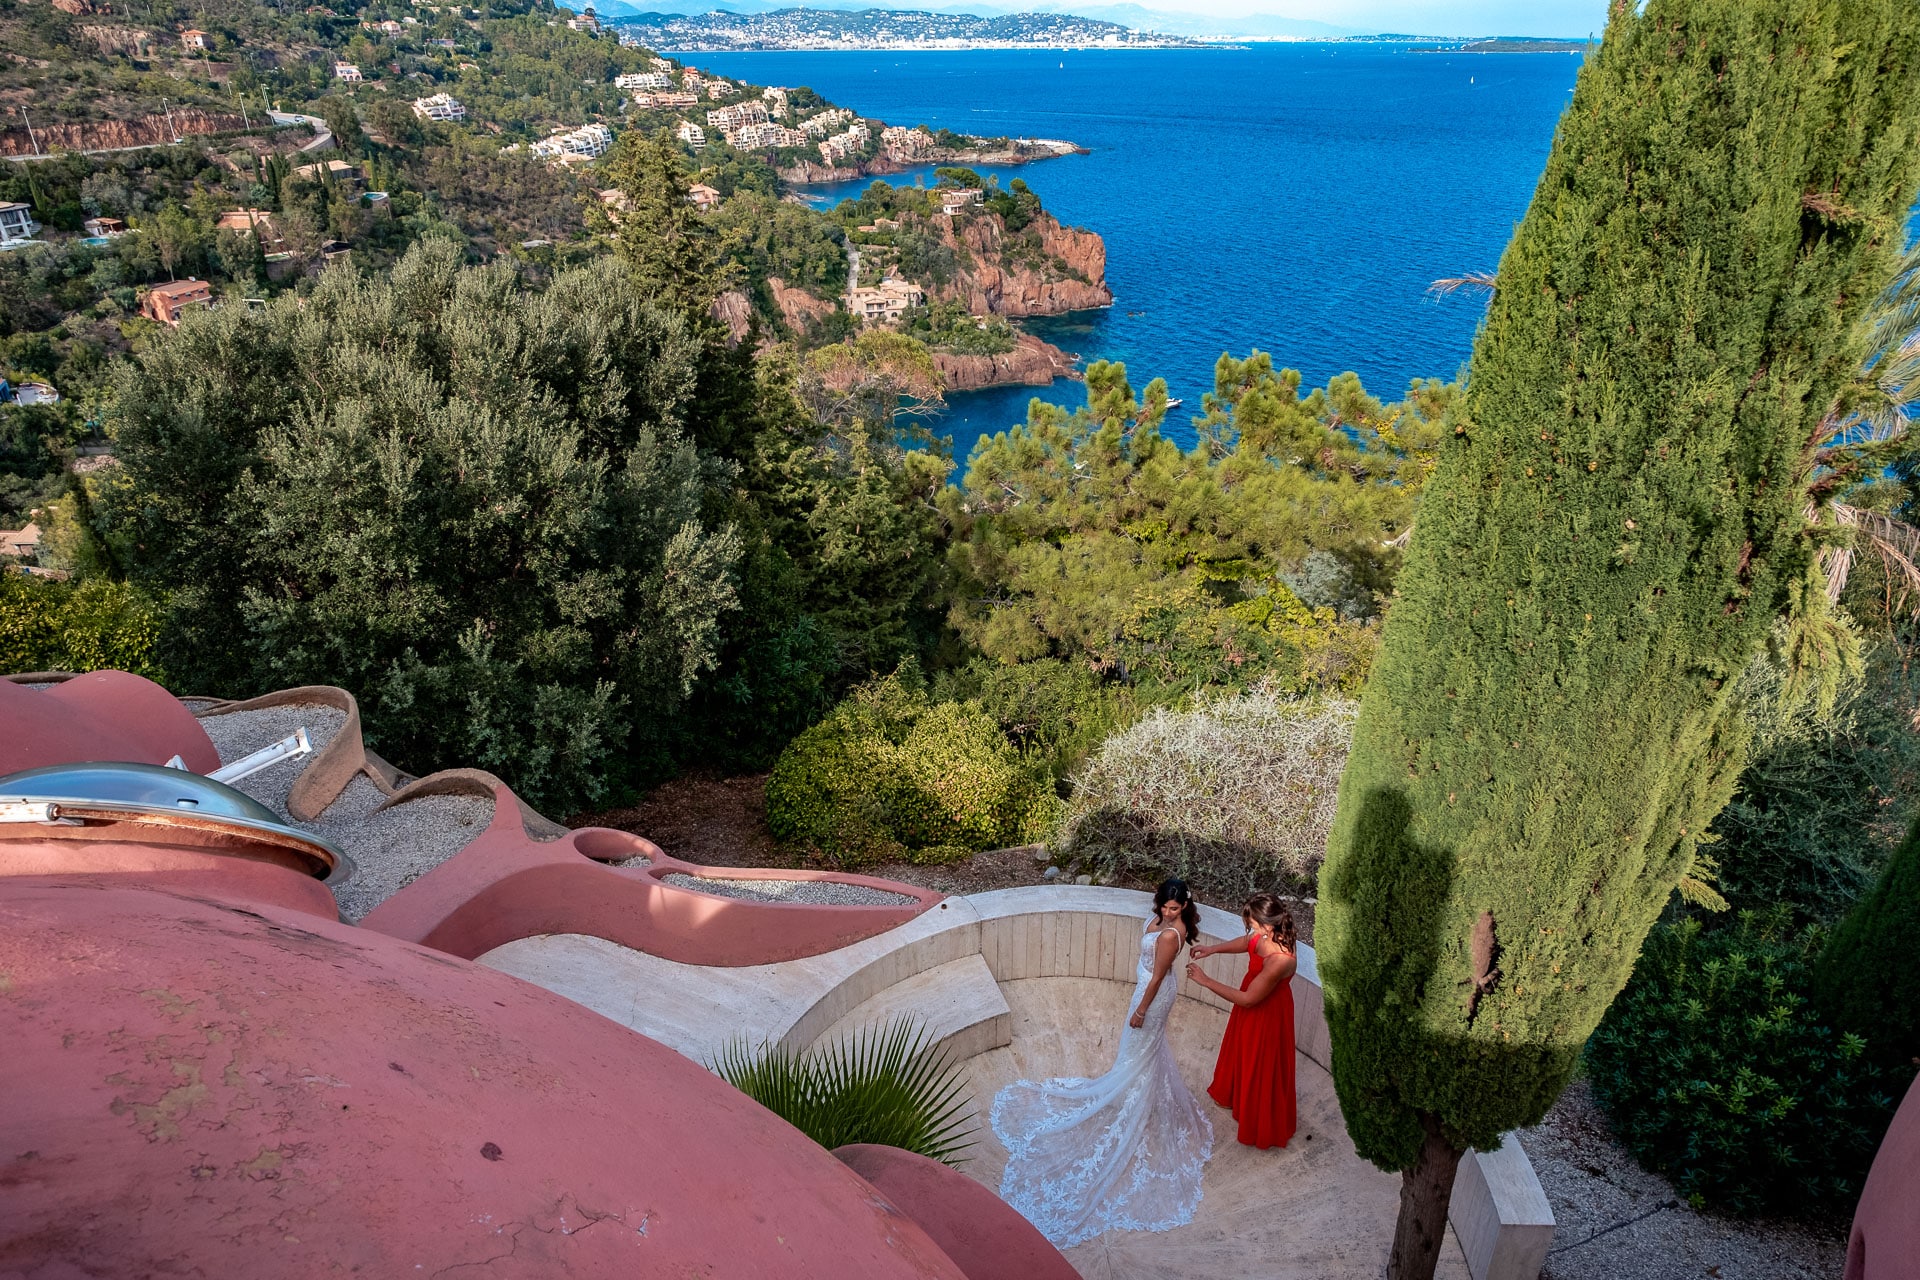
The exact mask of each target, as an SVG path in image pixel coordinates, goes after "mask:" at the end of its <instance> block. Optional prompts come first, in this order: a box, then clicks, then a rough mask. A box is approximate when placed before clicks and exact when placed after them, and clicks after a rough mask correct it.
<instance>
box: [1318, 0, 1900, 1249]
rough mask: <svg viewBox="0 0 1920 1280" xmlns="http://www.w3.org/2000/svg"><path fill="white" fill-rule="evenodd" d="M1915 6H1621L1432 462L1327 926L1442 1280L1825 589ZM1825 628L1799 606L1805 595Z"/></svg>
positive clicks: (1892, 192)
mask: <svg viewBox="0 0 1920 1280" xmlns="http://www.w3.org/2000/svg"><path fill="white" fill-rule="evenodd" d="M1917 75H1920V9H1916V8H1915V7H1914V6H1913V5H1912V4H1911V3H1908V2H1907V0H1649V3H1647V4H1646V5H1645V6H1644V7H1641V6H1639V5H1636V4H1633V3H1628V2H1627V0H1616V3H1615V4H1614V5H1613V8H1612V15H1611V18H1610V21H1609V23H1608V27H1607V32H1606V38H1605V40H1604V42H1603V43H1602V45H1601V46H1600V48H1599V49H1598V51H1597V52H1596V53H1595V54H1594V55H1593V57H1592V58H1591V59H1590V61H1589V62H1588V64H1587V66H1586V67H1585V68H1584V69H1583V71H1582V72H1581V76H1580V80H1579V83H1578V86H1577V87H1576V89H1575V92H1574V96H1573V100H1572V102H1571V103H1570V105H1569V107H1568V109H1567V112H1566V114H1565V116H1564V117H1563V118H1562V121H1561V124H1560V128H1559V131H1558V134H1557V136H1556V138H1555V141H1554V146H1553V150H1552V153H1551V155H1550V157H1549V159H1548V163H1547V167H1546V171H1545V173H1544V174H1543V175H1542V177H1541V180H1540V185H1539V187H1538V189H1537V191H1536V193H1535V196H1534V201H1533V205H1532V207H1531V208H1530V209H1529V211H1528V214H1527V217H1526V219H1525V221H1524V222H1523V223H1522V224H1521V226H1520V227H1519V229H1518V230H1517V231H1516V233H1515V236H1514V239H1513V241H1512V243H1511V244H1510V245H1509V246H1508V249H1507V251H1506V254H1505V256H1504V258H1503V260H1502V263H1501V267H1500V273H1499V277H1498V281H1497V291H1496V294H1495V298H1494V302H1493V306H1492V308H1491V310H1490V312H1489V315H1488V318H1487V321H1486V325H1485V328H1484V329H1483V331H1482V333H1481V335H1480V337H1479V339H1478V341H1477V343H1476V346H1475V350H1474V355H1473V361H1472V364H1471V366H1470V373H1469V379H1468V386H1467V400H1466V414H1465V416H1464V418H1463V419H1462V420H1460V421H1458V422H1457V424H1456V425H1455V428H1454V432H1453V433H1452V434H1451V435H1450V436H1449V437H1448V443H1447V447H1446V449H1445V451H1444V453H1443V456H1442V458H1441V461H1440V464H1439V467H1438V469H1437V471H1436V473H1435V475H1434V477H1433V479H1432V480H1431V481H1430V482H1429V484H1428V487H1427V489H1426V494H1425V498H1424V500H1423V506H1422V510H1421V513H1420V522H1419V526H1418V528H1417V530H1416V531H1415V534H1414V536H1413V539H1412V544H1411V548H1410V551H1409V554H1408V558H1407V563H1406V566H1405V568H1404V569H1403V570H1402V572H1401V575H1400V578H1399V580H1398V583H1397V589H1398V599H1397V601H1396V603H1395V605H1394V607H1393V609H1392V610H1391V611H1390V612H1389V615H1388V620H1387V624H1386V630H1385V635H1384V640H1383V647H1382V651H1381V655H1380V657H1379V659H1378V661H1377V663H1376V665H1375V668H1374V672H1373V676H1372V680H1371V682H1370V684H1369V685H1368V688H1367V692H1366V696H1365V699H1364V702H1363V706H1362V712H1361V717H1360V722H1359V725H1358V727H1357V729H1356V732H1355V736H1354V745H1353V754H1352V757H1351V759H1350V762H1349V764H1348V767H1347V770H1346V772H1345V774H1344V776H1343V777H1342V780H1341V790H1340V808H1339V814H1338V817H1337V819H1336V822H1335V826H1334V829H1333V832H1332V836H1331V838H1330V840H1329V842H1328V852H1327V861H1326V863H1325V865H1324V867H1323V869H1322V872H1321V887H1320V906H1319V914H1318V916H1317V918H1316V931H1317V938H1316V941H1317V942H1318V943H1319V944H1320V947H1321V956H1322V965H1321V972H1322V975H1323V977H1324V980H1325V983H1326V996H1327V1019H1328V1023H1329V1025H1330V1028H1331V1031H1332V1037H1333V1068H1334V1080H1335V1084H1336V1086H1337V1087H1338V1090H1339V1094H1340V1101H1341V1107H1342V1111H1343V1113H1344V1115H1345V1117H1346V1122H1347V1126H1348V1131H1349V1132H1350V1133H1351V1134H1352V1136H1353V1139H1354V1143H1355V1146H1356V1148H1357V1149H1358V1150H1359V1152H1360V1153H1361V1154H1362V1155H1364V1156H1365V1157H1367V1158H1368V1159H1369V1160H1372V1161H1373V1162H1374V1163H1376V1164H1378V1165H1380V1166H1381V1167H1383V1168H1386V1169H1389V1170H1397V1171H1401V1172H1402V1173H1403V1175H1404V1177H1403V1186H1402V1196H1401V1212H1400V1220H1399V1225H1398V1228H1397V1230H1396V1233H1395V1238H1394V1243H1393V1251H1392V1254H1391V1260H1390V1263H1389V1272H1390V1274H1391V1275H1392V1276H1394V1277H1397V1278H1398V1277H1416V1276H1419V1277H1424V1276H1429V1275H1431V1274H1432V1271H1433V1266H1434V1263H1435V1260H1436V1259H1437V1257H1438V1252H1439V1247H1440V1242H1441V1239H1442V1235H1443V1232H1444V1230H1445V1222H1446V1209H1447V1204H1448V1201H1449V1198H1450V1195H1451V1190H1452V1183H1453V1176H1454V1172H1455V1169H1456V1168H1457V1164H1458V1161H1459V1158H1460V1155H1461V1153H1462V1152H1463V1151H1464V1150H1465V1149H1467V1148H1469V1147H1480V1148H1490V1147H1492V1146H1494V1145H1496V1144H1497V1143H1498V1141H1499V1136H1500V1134H1501V1132H1502V1131H1504V1130H1506V1129H1510V1128H1512V1127H1514V1126H1517V1125H1526V1124H1531V1123H1534V1122H1536V1121H1538V1119H1539V1118H1540V1117H1541V1115H1542V1114H1544V1112H1545V1111H1546V1109H1547V1107H1548V1106H1549V1105H1551V1103H1552V1102H1553V1100H1554V1098H1555V1097H1556V1096H1558V1094H1559V1093H1560V1091H1561V1089H1562V1087H1563V1086H1564V1085H1565V1083H1566V1080H1567V1078H1568V1075H1569V1073H1570V1072H1571V1070H1572V1068H1573V1065H1574V1062H1575V1058H1576V1055H1577V1054H1578V1052H1579V1050H1580V1047H1581V1045H1582V1043H1583V1042H1584V1041H1585V1040H1586V1038H1587V1036H1588V1034H1589V1033H1590V1032H1591V1031H1592V1030H1593V1028H1594V1026H1595V1024H1596V1023H1597V1022H1598V1020H1599V1018H1600V1016H1601V1014H1602V1013H1603V1012H1604V1011H1605V1009H1606V1007H1607V1005H1608V1003H1609V1002H1610V1001H1611V1000H1612V999H1613V997H1614V995H1615V994H1616V993H1617V992H1618V991H1619V990H1620V988H1621V986H1622V985H1623V984H1624V983H1625V982H1626V980H1627V977H1628V975H1629V973H1630V971H1631V969H1632V966H1633V962H1634V957H1635V955H1636V953H1637V952H1638V949H1639V946H1640V943H1641V940H1642V939H1643V938H1644V937H1645V936H1646V933H1647V930H1648V928H1649V927H1650V926H1651V925H1652V924H1653V922H1654V919H1655V917H1656V916H1657V915H1658V913H1659V911H1660V909H1661V907H1662V905H1663V904H1664V903H1665V902H1666V901H1667V899H1668V897H1669V895H1670V894H1671V893H1672V892H1673V890H1674V888H1675V886H1676V885H1677V884H1678V883H1679V882H1680V881H1681V879H1682V878H1683V877H1684V876H1685V875H1687V874H1688V872H1689V871H1690V870H1691V869H1693V867H1694V864H1695V859H1696V856H1697V854H1696V846H1697V842H1698V839H1699V836H1700V834H1701V833H1702V832H1703V831H1705V829H1706V828H1707V825H1708V823H1709V822H1711V821H1712V819H1713V817H1714V815H1715V814H1716V813H1718V812H1719V810H1720V808H1721V807H1722V806H1723V805H1724V804H1725V803H1726V800H1727V797H1728V795H1729V793H1730V791H1731V789H1732V787H1733V784H1734V781H1735V779H1736V777H1737V776H1738V774H1739V771H1740V766H1741V764H1742V762H1743V760H1744V758H1745V754H1746V745H1745V738H1746V729H1745V727H1744V724H1743V722H1742V720H1741V717H1740V715H1739V712H1738V704H1737V701H1736V699H1735V697H1734V690H1735V688H1736V685H1737V678H1738V676H1739V675H1740V673H1741V672H1742V670H1743V669H1744V668H1745V667H1746V666H1747V664H1748V662H1749V661H1750V660H1751V658H1752V657H1753V656H1754V654H1755V653H1756V652H1757V651H1758V650H1759V649H1760V648H1761V646H1762V645H1763V644H1764V643H1765V641H1766V639H1767V637H1768V635H1769V633H1770V632H1771V631H1772V629H1773V628H1774V626H1775V624H1776V621H1777V620H1779V619H1780V618H1782V617H1783V616H1784V615H1787V614H1789V613H1790V612H1791V611H1793V610H1794V609H1796V608H1799V609H1801V610H1805V611H1811V610H1814V609H1816V608H1818V607H1819V606H1821V605H1823V604H1824V595H1823V594H1822V593H1821V591H1820V590H1819V584H1818V581H1817V574H1816V572H1815V559H1814V545H1813V544H1814V540H1813V538H1812V537H1811V536H1810V533H1809V530H1810V527H1811V526H1810V524H1809V522H1808V519H1807V517H1806V514H1805V509H1806V505H1807V494H1808V488H1809V484H1810V479H1811V476H1812V474H1813V472H1814V469H1815V466H1816V461H1815V458H1814V451H1813V448H1812V446H1811V444H1810V442H1811V441H1813V440H1814V438H1815V436H1816V433H1817V430H1818V428H1819V425H1820V423H1821V421H1822V419H1823V417H1824V416H1825V414H1826V413H1827V412H1828V410H1829V407H1830V406H1831V405H1832V404H1833V402H1834V400H1835V398H1836V395H1837V393H1838V392H1839V390H1840V388H1841V387H1842V386H1843V384H1844V383H1845V382H1846V380H1847V379H1848V378H1849V377H1851V376H1852V375H1853V374H1854V373H1855V372H1856V371H1857V369H1858V368H1859V367H1860V363H1861V357H1862V354H1863V342H1864V339H1863V337H1862V336H1861V331H1860V327H1859V325H1858V323H1857V322H1858V319H1859V316H1860V312H1861V308H1862V307H1863V306H1864V305H1866V304H1867V303H1868V302H1869V301H1870V300H1871V299H1872V298H1873V297H1874V296H1875V295H1876V294H1877V293H1878V292H1879V291H1880V290H1881V289H1882V288H1883V287H1884V286H1885V284H1886V283H1887V281H1888V280H1889V279H1890V277H1891V275H1892V273H1893V270H1894V267H1895V259H1896V255H1897V254H1898V253H1899V250H1900V247H1901V237H1902V229H1903V226H1904V222H1905V213H1906V210H1907V208H1908V206H1909V205H1910V204H1911V202H1912V200H1913V197H1914V193H1915V190H1916V187H1920V138H1916V126H1917V125H1920V80H1917V78H1916V77H1917ZM1803 621H1804V619H1803Z"/></svg>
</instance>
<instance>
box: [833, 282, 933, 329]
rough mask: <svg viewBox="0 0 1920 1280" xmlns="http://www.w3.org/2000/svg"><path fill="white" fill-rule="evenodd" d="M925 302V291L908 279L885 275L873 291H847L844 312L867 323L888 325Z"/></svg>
mask: <svg viewBox="0 0 1920 1280" xmlns="http://www.w3.org/2000/svg"><path fill="white" fill-rule="evenodd" d="M926 300H927V291H926V290H925V289H922V288H921V287H920V286H919V285H917V284H915V283H914V282H913V281H911V280H901V279H897V278H895V277H893V276H888V277H887V278H886V279H884V280H882V281H881V282H880V283H879V284H878V285H875V286H874V287H873V288H870V289H867V288H856V289H851V290H849V291H848V292H847V310H848V311H850V312H852V313H853V314H854V315H855V316H857V317H858V318H859V319H861V320H863V321H865V322H866V323H868V324H889V323H891V322H893V321H895V320H898V319H899V318H900V317H901V316H903V315H905V314H906V313H907V311H908V310H909V309H910V308H912V307H917V306H919V305H920V304H921V303H923V302H925V301H926Z"/></svg>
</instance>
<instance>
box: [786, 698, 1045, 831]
mask: <svg viewBox="0 0 1920 1280" xmlns="http://www.w3.org/2000/svg"><path fill="white" fill-rule="evenodd" d="M1058 809H1059V800H1058V799H1057V798H1056V797H1055V796H1054V794H1053V790H1052V786H1051V775H1049V774H1048V773H1047V772H1046V770H1045V769H1044V767H1042V766H1039V765H1037V764H1036V763H1035V762H1034V760H1033V758H1032V757H1029V756H1023V755H1022V754H1021V752H1020V751H1019V750H1017V749H1016V748H1015V747H1014V746H1013V744H1012V743H1010V742H1009V741H1008V740H1007V738H1006V735H1005V734H1003V733H1002V732H1001V731H1000V726H999V724H998V723H997V722H996V721H995V720H994V718H993V717H992V716H990V715H988V714H987V712H986V711H984V710H983V709H981V707H980V706H979V704H977V703H973V702H934V701H932V700H930V699H929V698H928V697H927V694H926V691H925V687H924V685H923V684H922V683H921V682H920V680H919V677H918V673H917V671H916V670H914V669H913V668H911V667H910V666H909V667H906V668H903V670H902V671H900V672H896V673H895V674H893V675H890V676H885V677H882V678H879V679H875V680H870V681H868V682H867V683H866V684H864V685H861V686H859V687H858V688H856V689H855V690H854V691H853V692H852V693H851V694H849V695H848V697H847V698H846V700H845V701H843V702H841V704H840V705H839V706H837V707H835V708H834V710H833V711H832V713H831V714H829V715H828V716H827V718H826V719H825V720H823V721H821V722H820V723H819V724H817V725H815V726H813V727H812V728H811V729H808V730H807V731H806V732H805V733H803V734H801V735H800V736H799V737H798V738H796V739H795V740H794V741H793V742H792V743H791V744H789V745H788V747H787V749H786V750H785V751H784V752H782V753H781V755H780V759H779V761H778V762H776V763H775V765H774V767H773V774H772V776H771V777H769V778H768V779H767V825H768V826H769V827H770V828H771V829H772V831H773V834H774V836H775V837H776V838H778V839H780V840H783V841H786V842H788V843H791V844H796V845H801V846H803V847H806V848H809V849H811V850H813V851H815V852H817V853H820V854H822V855H823V856H825V857H828V858H831V859H833V860H834V861H836V862H838V863H839V864H840V865H842V866H858V865H862V864H866V863H873V862H883V861H889V860H893V859H898V858H907V859H911V860H913V861H919V862H931V861H941V860H944V859H946V858H948V857H951V856H956V855H962V854H965V853H967V852H971V851H976V850H980V849H991V848H994V847H996V846H1001V845H1008V844H1016V843H1019V842H1020V841H1021V840H1023V839H1036V838H1041V837H1043V836H1044V835H1045V834H1046V833H1047V832H1048V831H1049V830H1050V829H1051V826H1052V824H1053V822H1054V821H1055V819H1056V817H1057V813H1058Z"/></svg>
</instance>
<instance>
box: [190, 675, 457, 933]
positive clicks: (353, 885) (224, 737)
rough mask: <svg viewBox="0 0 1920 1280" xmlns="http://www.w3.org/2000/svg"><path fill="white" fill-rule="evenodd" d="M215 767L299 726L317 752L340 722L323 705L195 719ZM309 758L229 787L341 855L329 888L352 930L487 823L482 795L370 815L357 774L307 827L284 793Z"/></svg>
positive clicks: (367, 789) (372, 799) (369, 788)
mask: <svg viewBox="0 0 1920 1280" xmlns="http://www.w3.org/2000/svg"><path fill="white" fill-rule="evenodd" d="M200 723H201V725H202V726H203V727H205V729H206V731H207V736H208V737H209V738H212V739H213V745H214V747H215V748H216V749H217V750H218V751H219V752H220V761H221V763H222V764H227V763H231V762H232V761H234V760H238V759H239V758H240V757H241V756H244V755H246V754H248V753H249V752H252V751H258V750H259V749H260V748H261V747H264V746H267V745H268V744H269V743H273V742H278V741H279V740H280V739H282V738H284V737H286V736H287V735H288V734H290V733H292V732H293V731H294V730H295V729H297V728H299V727H300V726H302V725H305V726H306V730H307V737H308V738H309V739H310V740H311V741H312V742H313V749H314V750H315V751H316V752H318V751H319V750H320V749H321V748H322V747H324V746H326V744H327V743H329V742H331V741H332V740H333V736H334V735H335V734H336V733H338V732H340V729H341V726H342V725H344V724H345V723H346V716H345V715H344V714H343V713H342V712H339V711H335V710H334V709H333V708H331V707H323V706H319V705H315V704H302V705H295V706H288V707H268V708H265V709H262V710H259V711H230V712H227V713H226V714H225V715H217V716H208V717H206V718H205V719H203V720H201V722H200ZM311 759H312V757H310V756H302V757H299V758H298V759H296V760H290V761H282V762H281V763H279V764H276V765H273V766H272V767H270V768H267V769H263V770H261V771H260V772H259V773H256V774H254V775H253V776H252V777H250V778H242V779H241V780H240V781H239V782H238V783H237V784H235V789H236V790H239V791H241V792H244V793H245V794H247V795H249V796H252V797H253V798H254V799H255V800H258V801H260V802H261V803H262V804H264V805H266V806H267V807H268V808H269V809H272V810H273V811H274V812H275V813H277V814H279V815H280V816H281V817H282V818H283V819H285V820H286V821H287V822H289V823H291V824H292V825H294V826H296V827H304V828H306V829H307V830H309V831H312V832H314V833H316V834H318V835H320V836H323V837H325V838H326V839H327V840H330V841H332V842H333V843H334V844H335V845H337V846H339V847H340V848H341V849H344V850H345V851H346V854H347V856H348V857H349V858H351V859H353V866H354V870H353V874H352V875H351V876H349V877H348V878H347V879H346V880H344V881H340V882H337V883H334V884H332V885H330V886H329V887H330V888H331V889H332V890H333V896H334V900H335V901H336V902H338V903H339V905H340V916H341V918H342V919H344V920H346V921H348V922H349V923H353V924H357V923H359V922H360V920H361V919H363V918H364V917H365V916H366V914H367V913H368V912H369V911H372V910H373V909H374V908H375V907H377V906H379V905H380V904H381V903H382V902H385V901H386V900H387V899H388V898H391V897H392V896H393V895H394V894H396V893H398V892H400V890H402V889H404V888H406V887H407V886H408V885H410V884H412V883H413V882H414V881H415V880H418V879H419V878H420V877H421V876H423V875H425V874H426V873H427V872H429V871H431V870H433V869H434V868H435V867H437V866H439V865H440V864H441V863H443V862H445V861H446V860H447V859H448V858H451V857H452V856H453V855H454V854H456V853H458V852H460V850H462V849H464V848H466V847H467V845H468V844H470V843H472V841H473V839H474V837H476V836H478V835H479V834H480V833H481V832H482V831H484V830H486V829H487V824H489V823H490V822H492V821H493V801H492V799H490V798H488V797H484V796H468V795H457V796H422V797H420V798H419V799H417V800H409V801H407V803H405V804H403V805H399V806H396V807H395V808H392V809H384V810H379V812H375V810H377V809H379V806H380V805H381V804H382V803H384V802H385V800H386V798H387V797H386V795H385V794H384V793H383V792H382V791H381V790H380V789H379V788H378V787H376V786H374V785H373V783H372V782H370V781H368V779H367V778H366V776H365V775H364V774H362V775H357V776H355V778H354V779H353V781H352V782H350V783H348V784H347V788H346V790H344V791H342V792H341V793H340V798H339V799H337V800H335V801H334V802H333V803H332V804H331V805H329V806H328V807H327V810H326V812H325V813H322V814H321V815H320V817H319V818H318V819H317V820H316V821H313V822H299V821H296V820H295V819H293V818H292V817H291V816H290V815H289V814H288V813H287V793H288V792H289V791H290V790H292V788H293V780H294V778H296V777H298V776H299V773H300V770H301V768H302V767H303V766H304V765H305V764H306V763H309V762H310V761H311Z"/></svg>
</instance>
